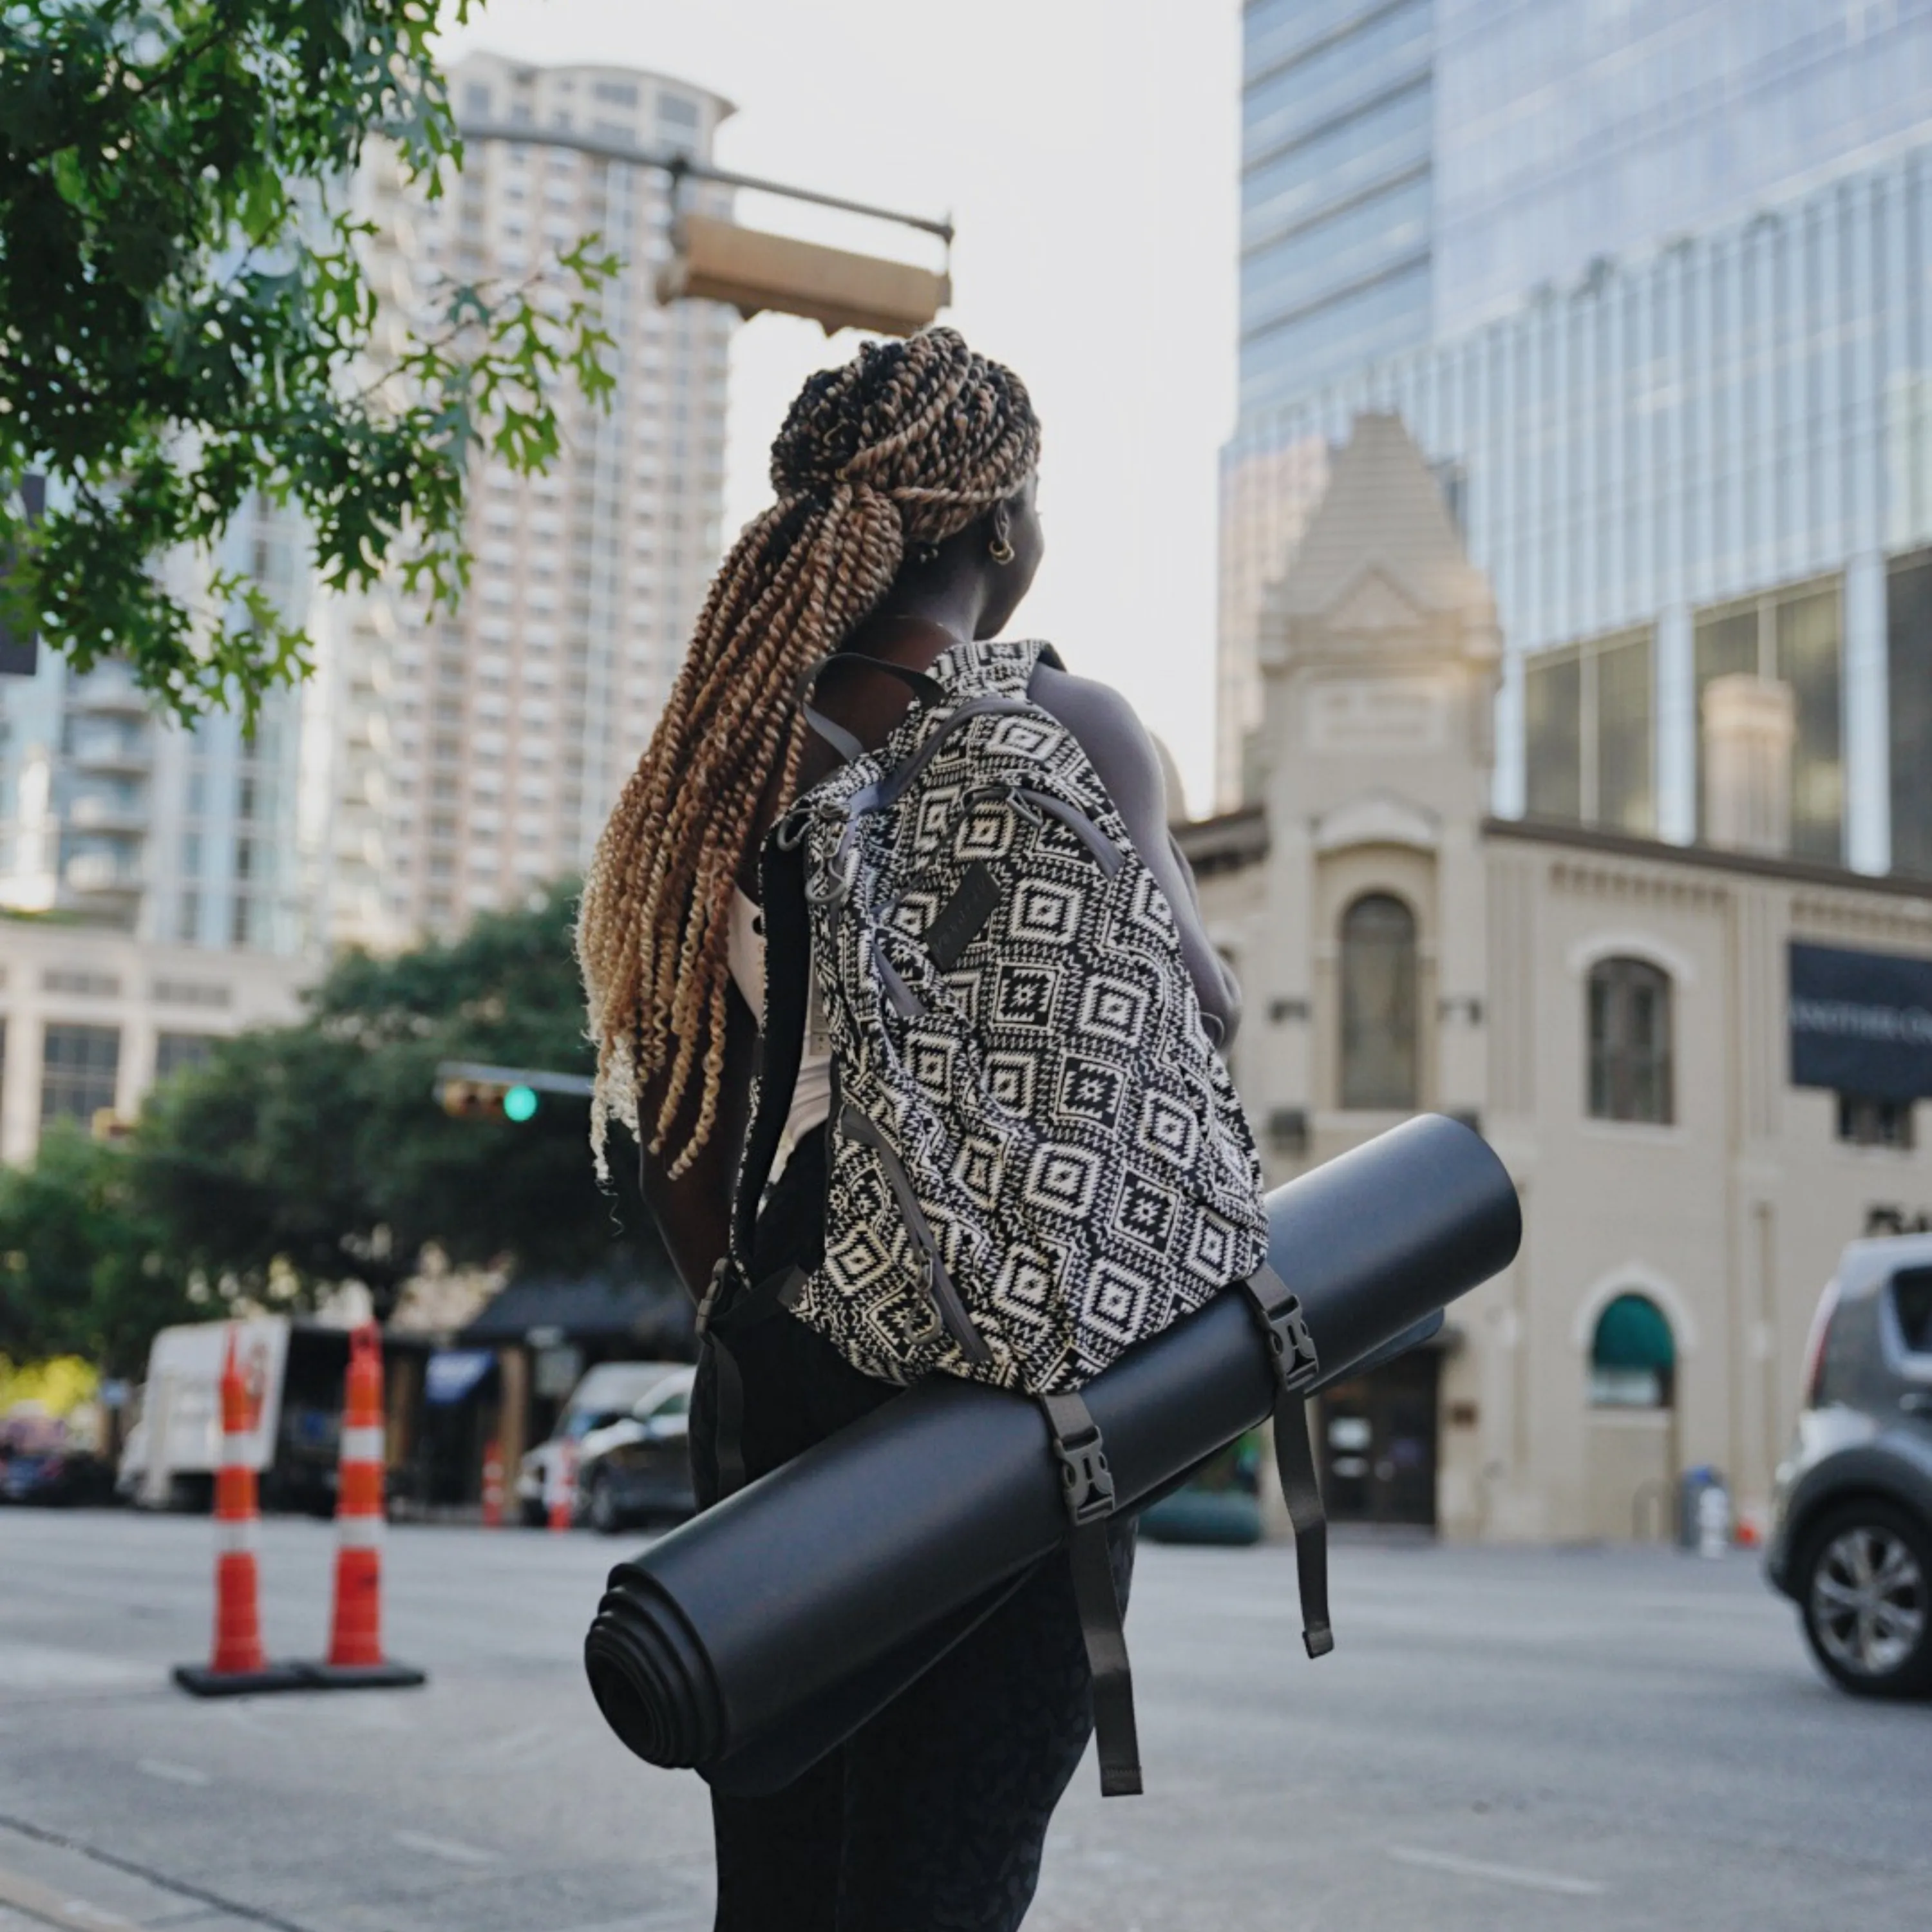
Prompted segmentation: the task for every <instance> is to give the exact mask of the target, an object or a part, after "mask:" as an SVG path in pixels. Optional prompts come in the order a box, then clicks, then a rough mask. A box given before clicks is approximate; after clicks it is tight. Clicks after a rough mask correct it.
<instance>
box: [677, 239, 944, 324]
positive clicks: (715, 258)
mask: <svg viewBox="0 0 1932 1932" xmlns="http://www.w3.org/2000/svg"><path fill="white" fill-rule="evenodd" d="M672 246H673V254H672V256H671V259H670V260H669V261H668V262H667V263H665V264H664V266H663V267H662V268H661V269H659V270H658V281H657V296H658V301H659V302H676V301H678V300H679V299H689V298H693V297H695V298H698V299H703V300H706V301H709V302H728V303H729V304H730V305H731V307H732V308H735V309H736V311H738V313H739V314H740V315H742V317H745V320H747V321H749V320H751V317H753V316H754V315H756V314H758V313H759V312H760V311H761V310H763V309H775V310H777V311H779V312H780V313H781V314H785V315H802V316H805V317H809V318H810V319H811V320H812V321H814V322H815V323H817V324H818V326H820V328H821V329H823V330H824V331H825V332H826V335H832V333H833V332H835V331H836V330H838V329H871V330H873V331H874V332H876V333H877V334H878V335H911V334H912V333H913V331H914V330H915V329H923V328H924V327H925V326H926V324H927V323H929V322H931V321H932V320H933V318H934V317H935V316H937V315H938V313H939V311H941V309H942V308H944V307H945V306H946V305H947V303H948V302H951V301H952V299H953V284H952V281H951V280H950V278H949V277H947V276H946V275H936V274H935V273H934V272H933V271H932V269H922V268H919V267H917V266H916V265H914V264H913V263H910V262H892V261H888V260H885V259H884V258H883V257H879V256H876V255H856V254H852V253H851V252H850V251H849V250H847V249H844V248H824V247H823V246H821V245H820V244H819V243H817V242H799V241H796V240H794V239H793V238H792V237H791V236H789V235H771V234H767V233H765V232H764V231H763V229H756V228H741V227H739V226H738V224H737V223H736V222H735V221H724V220H719V219H718V217H716V216H715V215H710V214H695V213H689V212H687V213H686V214H683V215H682V216H681V217H679V221H678V223H677V226H676V230H675V232H674V233H673V237H672Z"/></svg>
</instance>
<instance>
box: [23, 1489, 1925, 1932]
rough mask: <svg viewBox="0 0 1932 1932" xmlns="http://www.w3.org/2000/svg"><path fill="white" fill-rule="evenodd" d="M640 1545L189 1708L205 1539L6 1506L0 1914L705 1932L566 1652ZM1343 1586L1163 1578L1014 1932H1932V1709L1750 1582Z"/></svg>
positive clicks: (308, 1620)
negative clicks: (1102, 1766)
mask: <svg viewBox="0 0 1932 1932" xmlns="http://www.w3.org/2000/svg"><path fill="white" fill-rule="evenodd" d="M265 1532H266V1533H265V1535H264V1538H263V1570H264V1607H263V1621H264V1625H265V1628H266V1634H267V1637H268V1640H269V1648H270V1649H271V1652H275V1653H279V1654H284V1655H314V1654H315V1653H316V1652H317V1649H318V1647H319V1646H320V1644H321V1643H322V1641H323V1636H324V1626H325V1624H326V1618H327V1579H328V1576H329V1565H330V1553H331V1549H332V1544H331V1540H330V1532H329V1529H328V1527H327V1526H326V1525H320V1524H311V1523H305V1522H297V1521H272V1522H271V1523H268V1524H267V1525H266V1526H265ZM622 1548H623V1546H622V1544H620V1543H610V1542H605V1541H601V1540H599V1539H598V1538H594V1537H592V1536H590V1535H585V1534H578V1535H571V1536H550V1535H537V1534H533V1533H529V1532H496V1533H494V1534H492V1533H490V1532H483V1531H480V1530H469V1529H444V1528H412V1529H397V1530H395V1531H392V1534H391V1536H390V1539H389V1546H388V1558H387V1565H388V1580H389V1594H388V1601H387V1605H386V1609H387V1616H388V1626H389V1646H390V1649H391V1651H392V1654H393V1655H396V1656H398V1657H399V1658H404V1659H407V1660H408V1661H411V1662H413V1663H417V1664H422V1665H424V1666H425V1667H427V1668H428V1670H429V1671H430V1672H431V1682H430V1685H429V1686H428V1688H427V1689H426V1690H422V1691H402V1692H383V1693H361V1694H353V1695H344V1696H335V1697H320V1696H302V1697H279V1698H272V1699H255V1700H236V1701H235V1702H231V1703H196V1702H194V1701H193V1700H190V1699H188V1698H187V1697H183V1696H181V1694H179V1693H178V1692H177V1691H175V1690H174V1689H173V1688H172V1687H171V1686H170V1685H169V1682H168V1681H167V1668H168V1667H169V1665H170V1664H172V1663H175V1662H176V1661H183V1660H188V1661H194V1660H198V1659H199V1658H200V1657H201V1656H202V1654H203V1653H204V1651H205V1646H206V1643H207V1640H208V1618H209V1592H210V1582H209V1579H210V1573H211V1567H212V1565H211V1554H210V1550H211V1544H210V1536H209V1529H208V1524H207V1523H205V1521H195V1520H187V1519H161V1520H157V1519H153V1518H145V1517H133V1516H128V1515H118V1514H86V1515H83V1514H40V1513H28V1512H23V1511H10V1512H4V1513H0V1927H5V1928H7V1932H13V1928H15V1927H29V1926H31V1927H43V1926H46V1925H48V1924H52V1925H55V1926H61V1927H70V1928H86V1932H113V1928H114V1927H127V1926H130V1925H133V1926H139V1927H152V1928H160V1927H169V1928H179V1932H259V1928H261V1927H271V1928H278V1929H279V1932H704V1928H706V1927H708V1926H709V1923H710V1912H709V1871H708V1861H707V1846H708V1836H707V1820H706V1808H705V1802H704V1794H703V1789H702V1787H700V1785H699V1784H698V1783H697V1781H696V1780H695V1779H694V1778H691V1777H689V1776H686V1775H674V1774H670V1773H667V1772H658V1771H655V1770H652V1769H649V1768H648V1767H646V1766H643V1765H641V1764H640V1763H637V1761H636V1760H634V1759H633V1758H631V1757H629V1756H628V1754H626V1753H625V1751H624V1750H623V1749H622V1747H621V1746H619V1745H618V1744H617V1743H616V1741H615V1740H614V1739H613V1738H612V1737H611V1736H610V1734H609V1733H607V1731H606V1730H605V1729H604V1725H603V1724H602V1722H601V1720H600V1719H599V1718H598V1715H597V1713H596V1712H595V1709H594V1707H593V1706H592V1703H591V1701H590V1698H589V1693H588V1691H586V1688H585V1686H584V1682H583V1673H582V1670H581V1667H580V1664H579V1661H578V1659H579V1646H580V1642H581V1640H582V1637H583V1629H584V1626H585V1624H586V1621H587V1619H588V1617H589V1613H590V1610H591V1609H592V1606H593V1604H595V1600H596V1596H597V1592H598V1588H599V1586H600V1583H601V1578H602V1576H603V1574H604V1571H605V1570H606V1569H607V1568H608V1566H609V1565H610V1562H611V1561H612V1560H613V1557H615V1556H617V1555H619V1554H621V1553H622ZM1334 1572H1335V1576H1334V1585H1335V1600H1336V1613H1337V1614H1336V1621H1337V1629H1338V1631H1339V1634H1340V1647H1339V1649H1337V1652H1336V1654H1335V1655H1334V1657H1332V1658H1329V1659H1327V1660H1325V1661H1323V1662H1322V1663H1320V1664H1310V1663H1309V1662H1308V1661H1307V1660H1306V1659H1305V1658H1304V1657H1303V1656H1302V1655H1301V1646H1300V1643H1299V1642H1298V1637H1297V1634H1296V1631H1297V1626H1296V1622H1295V1594H1294V1589H1293V1564H1292V1558H1291V1556H1290V1555H1289V1553H1288V1552H1287V1551H1286V1550H1282V1549H1278V1548H1274V1547H1270V1548H1267V1549H1264V1550H1238V1551H1236V1550H1230V1551H1222V1550H1174V1549H1161V1548H1147V1549H1144V1550H1143V1552H1142V1561H1141V1565H1140V1569H1139V1576H1138V1577H1137V1579H1136V1586H1135V1595H1134V1603H1133V1614H1132V1616H1131V1617H1130V1620H1129V1629H1130V1635H1131V1636H1132V1637H1133V1647H1134V1661H1135V1667H1136V1682H1137V1685H1138V1688H1139V1698H1140V1706H1141V1718H1142V1741H1143V1749H1144V1752H1145V1760H1146V1763H1147V1767H1148V1786H1149V1793H1148V1796H1146V1797H1145V1798H1142V1799H1116V1800H1112V1801H1109V1802H1107V1803H1106V1804H1104V1805H1103V1803H1102V1802H1100V1799H1099V1796H1098V1794H1097V1790H1096V1785H1095V1777H1094V1769H1093V1766H1092V1763H1091V1759H1090V1760H1089V1762H1088V1764H1087V1765H1086V1766H1084V1767H1083V1768H1082V1772H1081V1774H1080V1776H1079V1778H1078V1780H1077V1781H1076V1785H1075V1788H1074V1790H1073V1793H1071V1794H1070V1796H1069V1798H1068V1799H1067V1802H1066V1804H1065V1805H1064V1807H1063V1808H1062V1810H1061V1815H1060V1817H1059V1819H1058V1821H1057V1823H1056V1825H1055V1835H1054V1837H1053V1838H1052V1841H1050V1843H1049V1849H1048V1854H1047V1867H1046V1876H1045V1879H1044V1881H1043V1885H1042V1888H1041V1891H1040V1898H1039V1900H1038V1902H1037V1904H1036V1906H1035V1907H1034V1912H1033V1913H1032V1915H1031V1917H1030V1918H1028V1928H1029V1932H1100V1928H1106V1932H1383V1928H1388V1932H1397V1928H1400V1932H1464V1928H1468V1932H1478V1928H1481V1932H1494V1928H1505V1929H1506V1932H1514V1928H1532V1927H1533V1928H1535V1929H1536V1932H1548V1928H1553V1927H1559V1928H1565V1932H1568V1928H1571V1927H1574V1928H1577V1932H1609V1928H1613V1927H1614V1928H1624V1927H1629V1928H1637V1927H1643V1928H1645V1932H1652V1928H1659V1927H1662V1928H1679V1927H1684V1928H1690V1927H1695V1928H1699V1932H1703V1928H1707V1927H1708V1928H1712V1932H1721V1928H1730V1927H1736V1928H1739V1932H1745V1928H1749V1932H1784V1928H1790V1932H1799V1928H1803V1932H1816V1928H1819V1927H1838V1926H1843V1925H1852V1924H1874V1925H1882V1926H1906V1925H1912V1924H1932V1831H1928V1829H1927V1825H1928V1822H1932V1820H1929V1819H1928V1812H1932V1801H1928V1793H1932V1778H1928V1774H1927V1763H1928V1755H1929V1754H1932V1707H1927V1706H1917V1707H1907V1708H1903V1709H1894V1708H1886V1707H1873V1706H1864V1705H1861V1704H1858V1703H1853V1702H1852V1701H1850V1700H1847V1699H1846V1698H1844V1697H1841V1696H1840V1695H1839V1694H1837V1693H1835V1692H1833V1691H1829V1690H1828V1689H1827V1688H1825V1686H1824V1685H1823V1683H1822V1682H1820V1680H1819V1679H1818V1678H1817V1676H1816V1675H1815V1674H1814V1672H1813V1670H1812V1669H1811V1665H1810V1664H1809V1662H1808V1659H1807V1658H1806V1657H1805V1654H1804V1653H1803V1652H1802V1648H1801V1646H1800V1642H1799V1637H1798V1635H1797V1632H1796V1629H1795V1628H1794V1626H1793V1622H1792V1618H1791V1615H1790V1612H1789V1610H1788V1609H1787V1607H1786V1606H1784V1604H1782V1602H1781V1601H1779V1600H1778V1599H1775V1598H1772V1596H1771V1595H1769V1593H1768V1592H1766V1590H1765V1589H1764V1587H1763V1584H1762V1583H1760V1581H1759V1580H1758V1577H1757V1574H1756V1571H1755V1568H1754V1566H1753V1565H1751V1563H1750V1562H1748V1561H1747V1560H1745V1559H1742V1558H1739V1559H1733V1560H1730V1561H1727V1562H1721V1563H1705V1562H1699V1561H1697V1559H1694V1558H1689V1557H1683V1556H1678V1555H1676V1554H1675V1553H1670V1552H1665V1551H1647V1550H1646V1551H1615V1552H1613V1551H1604V1550H1451V1549H1441V1548H1435V1547H1427V1546H1418V1547H1391V1546H1387V1545H1374V1544H1344V1545H1343V1547H1341V1548H1340V1549H1339V1550H1337V1553H1336V1556H1335V1562H1334ZM773 1932H782V1929H781V1928H773ZM907 1932H914V1928H907Z"/></svg>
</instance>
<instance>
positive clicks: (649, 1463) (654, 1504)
mask: <svg viewBox="0 0 1932 1932" xmlns="http://www.w3.org/2000/svg"><path fill="white" fill-rule="evenodd" d="M695 1379H697V1370H694V1369H684V1370H680V1371H679V1373H677V1374H676V1375H674V1376H666V1377H665V1378H664V1380H663V1381H662V1382H660V1383H658V1385H657V1386H656V1387H655V1388H653V1389H652V1391H650V1393H649V1394H648V1395H646V1397H644V1398H643V1400H641V1401H640V1402H639V1403H637V1405H636V1406H635V1407H634V1409H632V1410H631V1413H630V1414H629V1415H627V1416H625V1417H624V1418H622V1420H620V1421H616V1422H613V1423H610V1424H607V1425H606V1426H605V1427H603V1428H601V1429H594V1430H592V1431H591V1432H590V1433H589V1435H588V1436H585V1438H584V1439H583V1445H582V1447H581V1449H580V1454H579V1459H578V1462H577V1514H578V1516H579V1517H580V1520H586V1521H587V1522H589V1524H590V1525H591V1526H592V1528H593V1529H598V1530H601V1531H602V1532H603V1533H604V1535H606V1536H610V1535H615V1534H616V1532H618V1531H619V1530H620V1529H627V1528H628V1527H629V1526H631V1525H632V1524H634V1523H649V1522H652V1521H653V1520H663V1519H664V1518H666V1517H669V1518H672V1519H673V1520H679V1521H682V1519H683V1518H685V1517H688V1516H689V1515H690V1514H691V1512H692V1511H694V1510H695V1509H696V1508H697V1498H696V1496H694V1495H693V1493H692V1492H691V1457H690V1450H689V1436H690V1417H691V1384H692V1382H694V1380H695Z"/></svg>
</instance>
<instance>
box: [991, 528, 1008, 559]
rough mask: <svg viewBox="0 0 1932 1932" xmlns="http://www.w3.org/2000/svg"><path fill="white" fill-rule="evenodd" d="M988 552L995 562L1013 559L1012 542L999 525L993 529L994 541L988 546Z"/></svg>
mask: <svg viewBox="0 0 1932 1932" xmlns="http://www.w3.org/2000/svg"><path fill="white" fill-rule="evenodd" d="M986 554H987V555H988V556H990V557H991V558H992V559H993V561H994V562H995V563H1011V562H1013V544H1011V543H1010V541H1008V539H1007V532H1005V531H1004V530H1003V529H1000V528H998V526H995V529H994V531H993V541H992V542H991V543H989V544H988V545H987V546H986Z"/></svg>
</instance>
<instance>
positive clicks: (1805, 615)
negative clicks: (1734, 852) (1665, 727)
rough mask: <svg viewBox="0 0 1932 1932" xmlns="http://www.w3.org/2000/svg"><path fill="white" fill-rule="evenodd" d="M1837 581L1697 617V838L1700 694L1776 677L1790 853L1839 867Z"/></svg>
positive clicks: (1702, 833) (1701, 818)
mask: <svg viewBox="0 0 1932 1932" xmlns="http://www.w3.org/2000/svg"><path fill="white" fill-rule="evenodd" d="M1841 604H1842V598H1841V595H1840V589H1839V584H1838V579H1837V578H1835V577H1834V578H1832V580H1830V581H1829V583H1824V584H1813V585H1811V586H1808V587H1806V588H1805V589H1796V590H1784V591H1778V592H1772V593H1771V594H1769V595H1765V596H1763V597H1758V598H1752V599H1751V601H1748V602H1747V603H1743V604H1730V605H1727V606H1726V607H1724V608H1723V609H1721V610H1705V611H1700V612H1699V613H1698V615H1697V622H1696V628H1695V633H1694V645H1693V649H1694V655H1695V659H1696V675H1697V717H1698V718H1699V720H1700V727H1699V730H1698V733H1697V835H1698V837H1699V838H1705V837H1707V836H1708V835H1709V820H1708V814H1707V811H1706V805H1705V799H1704V783H1705V779H1704V771H1705V759H1704V740H1703V728H1702V724H1701V720H1702V719H1703V715H1704V691H1705V688H1706V686H1707V685H1709V683H1710V682H1711V680H1712V679H1713V678H1718V677H1727V676H1735V675H1736V674H1737V673H1739V672H1745V673H1750V674H1751V675H1752V676H1757V677H1766V678H1777V679H1781V680H1782V681H1783V682H1784V683H1786V684H1788V685H1790V687H1791V691H1792V696H1793V698H1794V699H1795V700H1796V709H1797V722H1798V739H1797V742H1796V744H1795V745H1793V748H1792V756H1791V849H1792V850H1793V853H1795V854H1796V856H1799V858H1802V859H1823V861H1824V862H1826V864H1828V865H1839V864H1841V863H1842V862H1843V857H1844V819H1845V770H1844V757H1843V751H1842V748H1841V733H1842V731H1843V721H1842V717H1841V712H1842V710H1843V702H1842V700H1843V677H1842V675H1841V671H1840V667H1839V655H1840V646H1841V636H1842V633H1843V625H1842V621H1841Z"/></svg>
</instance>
